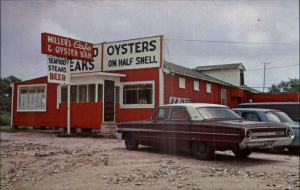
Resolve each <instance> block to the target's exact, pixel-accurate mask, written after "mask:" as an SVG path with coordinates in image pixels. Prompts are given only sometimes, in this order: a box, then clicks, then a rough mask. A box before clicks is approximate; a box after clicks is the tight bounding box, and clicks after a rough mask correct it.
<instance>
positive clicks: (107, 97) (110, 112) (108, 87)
mask: <svg viewBox="0 0 300 190" xmlns="http://www.w3.org/2000/svg"><path fill="white" fill-rule="evenodd" d="M114 100H115V82H114V81H111V80H105V81H104V106H103V107H104V109H103V111H104V122H105V121H108V122H109V121H111V122H113V121H115V101H114Z"/></svg>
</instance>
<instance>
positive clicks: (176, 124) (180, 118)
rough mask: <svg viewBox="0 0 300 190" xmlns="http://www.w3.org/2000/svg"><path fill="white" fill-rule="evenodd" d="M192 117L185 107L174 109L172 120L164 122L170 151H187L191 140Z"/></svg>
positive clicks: (171, 114) (171, 112)
mask: <svg viewBox="0 0 300 190" xmlns="http://www.w3.org/2000/svg"><path fill="white" fill-rule="evenodd" d="M189 123H190V116H189V114H188V111H187V110H186V108H185V107H172V108H171V110H170V119H169V120H166V121H164V123H163V125H162V127H163V128H164V130H165V131H167V133H166V138H167V139H166V140H167V141H166V143H167V147H168V148H169V151H171V152H175V151H176V150H178V149H187V148H186V146H187V142H188V140H189Z"/></svg>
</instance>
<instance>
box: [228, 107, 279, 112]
mask: <svg viewBox="0 0 300 190" xmlns="http://www.w3.org/2000/svg"><path fill="white" fill-rule="evenodd" d="M233 110H234V111H257V112H267V111H279V110H275V109H266V108H233Z"/></svg>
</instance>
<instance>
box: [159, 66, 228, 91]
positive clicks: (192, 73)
mask: <svg viewBox="0 0 300 190" xmlns="http://www.w3.org/2000/svg"><path fill="white" fill-rule="evenodd" d="M164 68H165V69H168V70H170V71H171V72H173V73H177V74H180V75H185V76H189V77H192V78H197V79H201V80H206V81H209V82H214V83H218V84H222V85H225V86H233V85H232V84H229V83H227V82H225V81H222V80H219V79H216V78H214V77H211V76H208V75H206V74H203V73H200V72H198V71H196V70H194V69H190V68H187V67H183V66H179V65H176V64H174V63H170V62H167V61H165V62H164Z"/></svg>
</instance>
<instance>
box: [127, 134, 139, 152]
mask: <svg viewBox="0 0 300 190" xmlns="http://www.w3.org/2000/svg"><path fill="white" fill-rule="evenodd" d="M125 146H126V149H127V150H137V148H138V146H139V144H138V142H137V140H136V139H135V138H134V136H133V134H131V133H127V134H126V136H125Z"/></svg>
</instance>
